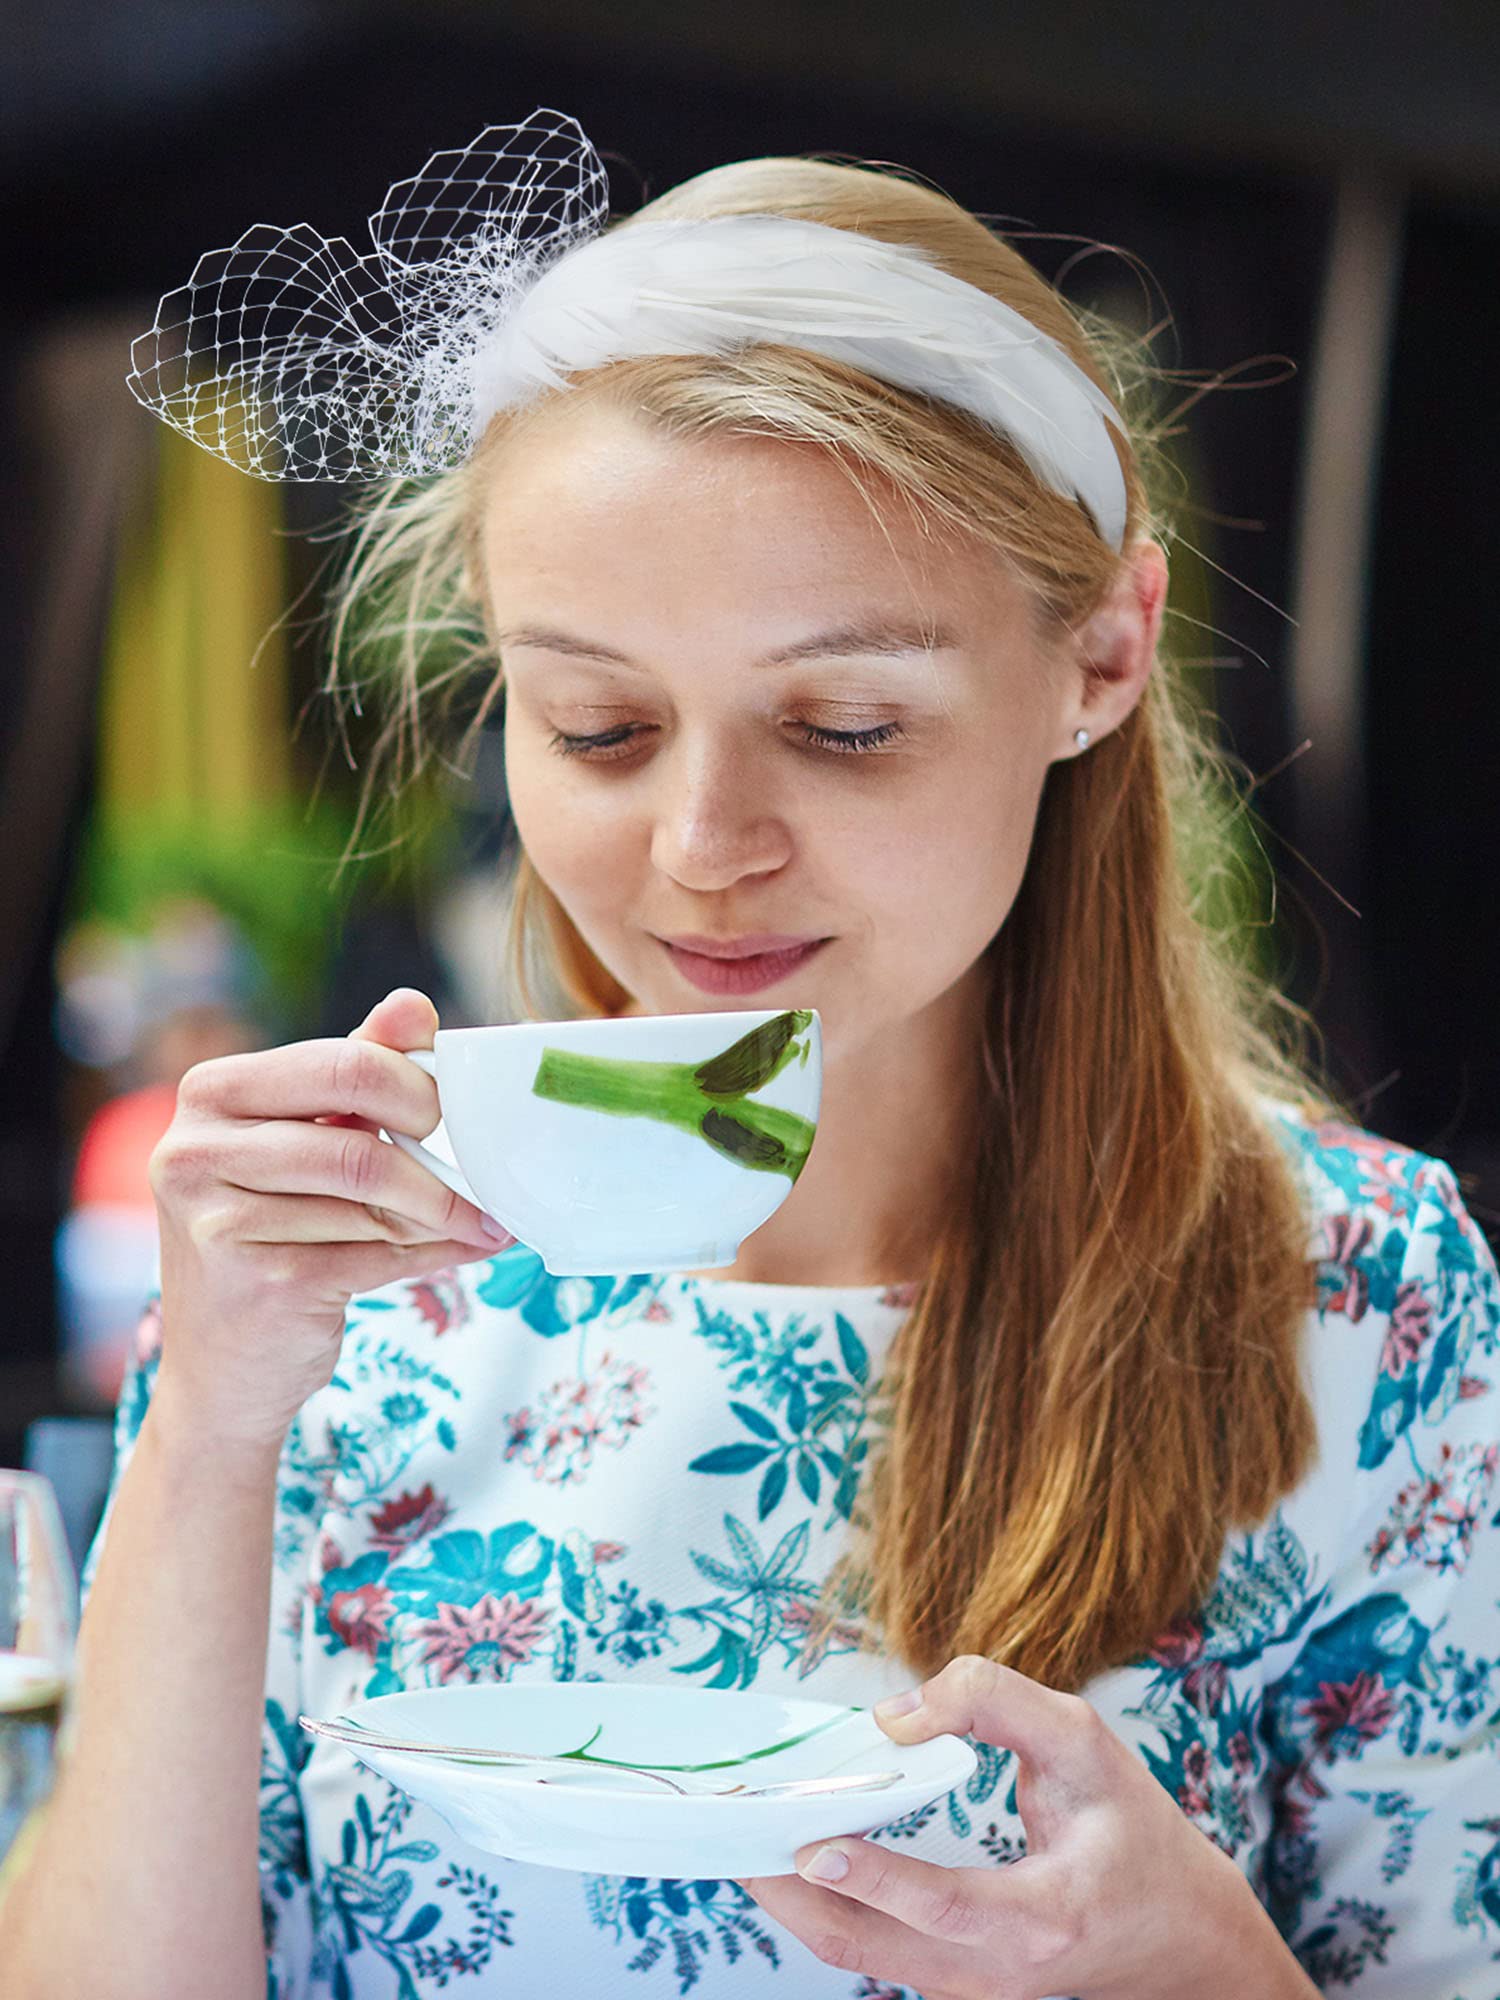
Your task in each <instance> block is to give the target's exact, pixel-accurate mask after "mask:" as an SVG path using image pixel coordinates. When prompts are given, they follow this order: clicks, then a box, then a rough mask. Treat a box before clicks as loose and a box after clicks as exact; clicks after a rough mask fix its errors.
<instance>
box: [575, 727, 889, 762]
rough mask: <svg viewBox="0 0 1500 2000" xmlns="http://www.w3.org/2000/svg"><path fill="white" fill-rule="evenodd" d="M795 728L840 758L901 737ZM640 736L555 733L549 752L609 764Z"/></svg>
mask: <svg viewBox="0 0 1500 2000" xmlns="http://www.w3.org/2000/svg"><path fill="white" fill-rule="evenodd" d="M797 727H798V728H799V729H800V730H802V732H803V733H804V735H805V736H806V738H807V740H808V741H809V742H810V743H812V744H813V745H814V746H815V747H816V748H818V749H820V750H827V751H829V752H831V753H832V754H833V755H834V756H839V757H848V756H860V755H862V754H864V753H865V752H867V751H870V750H878V749H879V748H880V746H881V745H882V744H884V743H891V742H894V741H895V739H896V738H897V737H898V736H899V735H900V734H901V725H900V723H899V722H882V723H880V724H879V725H878V726H877V727H875V728H874V729H820V728H819V727H818V725H817V724H816V723H813V722H799V723H798V725H797ZM639 733H640V732H639V730H638V729H637V728H636V726H635V725H634V724H633V723H628V722H627V723H624V724H622V725H621V727H620V728H618V729H609V730H606V731H605V732H604V733H603V734H602V735H599V736H568V735H566V734H564V732H563V731H561V730H556V731H554V732H553V735H552V748H553V749H554V750H555V751H556V752H557V753H558V755H559V756H560V757H585V758H589V759H591V760H592V761H594V762H596V763H600V762H602V763H611V762H614V761H616V760H615V759H613V758H611V757H610V756H609V754H608V753H609V752H610V751H612V750H623V749H627V748H628V747H629V744H630V741H631V739H632V737H634V736H636V735H638V734H639Z"/></svg>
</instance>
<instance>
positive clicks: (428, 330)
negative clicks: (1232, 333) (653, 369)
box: [127, 110, 1126, 549]
mask: <svg viewBox="0 0 1500 2000" xmlns="http://www.w3.org/2000/svg"><path fill="white" fill-rule="evenodd" d="M608 212H609V198H608V186H607V182H606V179H605V174H604V168H603V164H602V162H601V161H600V159H599V157H598V155H597V153H595V151H594V149H593V147H592V146H591V145H590V143H589V141H588V139H587V138H586V137H585V135H584V133H583V131H582V130H581V129H580V127H579V126H578V124H577V123H576V121H575V120H573V119H571V118H569V117H567V116H565V115H564V114H562V113H560V112H555V111H548V110H540V111H536V112H533V113H532V115H531V117H530V118H528V119H526V120H525V122H524V123H523V124H520V125H512V126H491V127H489V128H488V129H487V130H485V131H484V132H482V133H481V134H480V135H479V137H478V138H477V139H476V140H475V141H474V143H473V144H472V145H471V146H468V147H465V148H464V150H463V151H462V152H458V153H438V154H435V155H434V156H433V158H432V159H431V160H429V161H428V163H427V165H426V167H424V168H423V170H422V172H421V173H420V174H418V175H416V176H415V177H414V178H413V179H412V180H410V181H402V182H398V183H397V185H396V186H394V187H393V188H392V189H391V191H390V193H389V194H388V195H387V196H386V198H385V201H384V203H383V204H382V206H381V209H380V212H379V213H378V214H377V215H375V216H373V217H372V218H371V220H370V234H371V238H372V240H373V243H374V249H373V251H372V252H370V253H367V254H365V255H359V254H357V253H356V252H355V251H354V249H353V248H352V246H351V245H350V244H349V243H347V242H346V241H345V240H344V239H343V238H341V237H336V238H334V239H332V240H331V241H327V240H325V239H324V238H322V237H321V236H319V235H318V234H317V233H316V231H314V230H312V229H310V228H308V227H307V226H306V225H305V224H297V225H295V226H294V227H292V228H290V229H282V228H278V227H274V226H271V225H266V224H261V225H257V226H256V227H255V228H254V229H251V230H249V231H247V232H246V234H245V235H244V236H242V237H241V238H240V240H239V242H238V243H236V244H234V245H233V246H232V247H231V248H230V249H228V250H219V251H213V252H211V253H209V254H208V255H207V256H205V257H202V258H200V259H199V261H198V264H197V266H196V268H195V269H194V271H193V275H192V277H191V279H190V280H189V282H188V283H187V284H186V285H185V286H183V287H182V288H181V289H180V290H178V291H175V292H171V293H169V294H168V295H167V296H166V297H165V298H164V299H163V300H162V301H161V304H160V305H159V307H158V308H157V313H156V319H155V321H154V323H153V325H152V328H151V330H150V332H149V333H145V334H142V335H141V337H140V338H139V339H138V340H137V341H135V343H134V344H133V346H132V349H131V371H130V374H129V376H128V377H127V380H128V382H129V385H130V388H131V390H132V391H133V393H134V394H135V396H136V397H137V398H138V399H139V401H141V402H142V403H144V404H145V405H146V407H147V408H148V409H150V410H153V411H155V413H156V414H157V415H158V416H159V417H161V418H162V419H163V420H164V421H165V422H167V423H169V424H171V425H172V426H173V427H174V428H175V429H177V430H179V431H181V432H183V433H184V435H186V436H188V437H190V438H192V439H193V440H194V442H195V443H198V444H201V445H203V446H204V447H205V448H206V449H207V450H209V451H212V452H214V453H216V454H217V455H218V456H219V457H221V458H224V459H227V460H228V461H229V463H230V464H232V465H236V466H239V467H240V468H241V469H242V470H244V471H247V472H252V473H255V474H256V475H258V476H259V477H260V478H263V479H319V480H323V479H327V480H349V479H374V478H381V477H389V476H392V475H403V474H404V475H410V474H420V473H428V472H436V471H440V470H442V469H444V468H446V467H449V466H452V465H456V464H459V463H461V462H462V461H463V460H464V459H465V458H467V457H468V455H469V454H470V452H471V451H472V450H473V449H474V447H475V445H476V444H477V443H478V441H479V439H480V437H481V436H482V435H483V433H484V430H485V427H486V425H487V424H488V423H489V422H490V420H491V419H492V418H493V417H495V416H496V415H497V414H498V413H499V412H500V411H502V410H506V409H513V408H518V407H521V406H523V405H525V404H527V403H529V402H531V401H533V400H534V399H535V398H537V397H538V396H541V395H544V394H546V393H547V392H549V391H551V390H555V389H559V388H562V387H564V386H565V385H566V384H567V382H568V380H569V378H570V377H572V376H573V375H575V374H578V373H580V372H581V371H584V370H587V369H593V368H599V367H602V366H604V365H605V364H606V363H608V362H610V361H617V360H622V359H624V358H626V357H635V356H641V355H648V354H727V353H731V352H733V351H734V350H736V349H738V348H741V347H745V346H748V345H751V344H754V343H760V342H774V343H776V344H777V345H781V346H788V347H799V348H804V349H808V350H810V351H811V352H814V353H817V354H824V355H827V356H829V357H830V358H831V359H833V360H837V361H842V362H846V363H848V364H850V365H851V366H853V367H856V368H859V369H862V370H863V371H864V372H865V373H866V374H869V375H872V376H874V377H876V378H877V379H878V380H880V381H883V382H889V383H890V384H891V385H892V386H893V387H896V388H900V389H906V390H910V391H915V392H917V393H919V394H922V395H925V396H931V397H935V398H937V399H938V400H939V401H942V402H946V403H950V404H953V405H955V406H957V407H958V408H960V409H963V410H967V411H968V412H969V413H970V414H971V415H973V416H975V417H977V418H978V419H979V420H980V421H981V422H982V423H984V424H985V425H986V426H988V427H989V428H990V429H991V430H992V431H994V432H995V433H996V434H997V435H999V436H1001V437H1004V438H1006V439H1008V440H1009V441H1010V443H1012V444H1013V445H1014V446H1015V448H1016V450H1017V451H1019V452H1020V454H1021V455H1022V457H1023V458H1024V459H1025V460H1026V462H1027V464H1028V465H1029V466H1030V467H1031V468H1032V470H1033V471H1034V472H1035V473H1036V475H1037V477H1038V479H1040V480H1041V481H1042V482H1043V483H1044V484H1045V485H1046V486H1048V487H1050V488H1051V489H1052V490H1053V491H1055V492H1057V493H1060V494H1063V495H1064V496H1065V497H1067V498H1070V499H1073V500H1076V501H1078V502H1079V503H1080V504H1081V505H1083V506H1084V507H1086V508H1087V509H1088V512H1089V513H1090V515H1091V516H1092V517H1093V521H1094V524H1095V526H1096V527H1097V529H1098V531H1099V533H1100V535H1101V536H1102V537H1103V538H1104V540H1105V541H1106V542H1108V543H1109V545H1110V546H1111V547H1112V548H1115V549H1118V548H1119V547H1120V546H1121V543H1122V541H1123V539H1124V532H1125V511H1126V495H1125V480H1124V476H1123V474H1122V472H1121V469H1120V460H1119V457H1118V455H1117V453H1116V449H1115V444H1114V440H1113V437H1112V435H1111V433H1112V431H1118V432H1120V434H1121V435H1122V437H1123V435H1124V430H1125V426H1124V423H1123V421H1122V419H1121V417H1120V415H1119V412H1118V411H1117V410H1116V408H1115V406H1114V404H1113V403H1112V402H1111V401H1110V399H1109V397H1108V396H1106V395H1105V393H1104V392H1103V390H1101V389H1100V388H1099V387H1098V386H1097V384H1095V383H1094V382H1092V381H1091V380H1090V379H1089V377H1088V376H1087V375H1086V374H1085V373H1084V372H1083V370H1082V369H1081V368H1079V367H1078V366H1077V364H1076V363H1075V362H1074V361H1073V360H1072V359H1071V358H1070V357H1069V356H1068V355H1067V354H1065V353H1064V352H1063V350H1062V348H1061V347H1059V346H1058V344H1057V342H1056V341H1054V340H1053V339H1052V338H1051V337H1050V336H1049V335H1048V334H1045V333H1043V332H1042V331H1041V330H1040V328H1038V327H1035V326H1033V325H1032V324H1031V322H1030V321H1029V320H1027V319H1025V318H1024V317H1023V316H1022V315H1021V314H1019V313H1017V312H1014V311H1013V310H1012V309H1011V308H1010V307H1009V306H1006V305H1003V304H1001V302H1000V301H999V300H997V299H993V298H991V297H990V296H989V294H988V293H987V292H983V291H980V290H979V289H978V288H977V287H976V286H973V285H970V284H966V283H965V282H964V280H963V279H961V278H956V277H954V276H952V275H951V273H949V272H947V271H945V270H943V269H942V268H941V267H940V266H939V265H937V264H936V263H934V262H933V260H932V259H931V258H930V257H929V256H928V255H927V254H926V252H925V251H922V250H918V249H915V248H912V247H908V246H904V245H893V244H888V243H884V242H881V241H879V240H878V239H877V238H875V237H870V236H862V235H858V234H856V233H854V232H853V231H851V230H846V229H834V228H830V227H828V226H826V225H825V224H823V223H817V222H804V221H801V220H799V219H796V218H793V217H789V216H779V215H733V216H718V217H713V218H708V219H704V220H662V221H648V222H625V223H623V224H620V225H618V226H617V227H615V228H614V229H611V230H608V231H607V232H605V233H601V232H603V231H604V225H605V223H606V222H607V220H608Z"/></svg>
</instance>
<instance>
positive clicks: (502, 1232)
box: [479, 1210, 516, 1243]
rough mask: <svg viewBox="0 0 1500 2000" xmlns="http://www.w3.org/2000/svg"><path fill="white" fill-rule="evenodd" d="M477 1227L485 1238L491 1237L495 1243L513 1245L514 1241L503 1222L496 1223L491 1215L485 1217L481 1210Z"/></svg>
mask: <svg viewBox="0 0 1500 2000" xmlns="http://www.w3.org/2000/svg"><path fill="white" fill-rule="evenodd" d="M479 1226H480V1228H481V1229H482V1230H483V1231H484V1233H485V1235H486V1236H492V1237H493V1238H494V1239H495V1241H496V1242H497V1243H514V1242H515V1240H516V1239H515V1237H514V1236H512V1235H511V1233H510V1231H509V1230H508V1229H507V1228H506V1226H505V1224H504V1223H503V1222H497V1221H496V1220H495V1218H494V1216H493V1215H486V1214H484V1213H483V1211H482V1210H481V1212H480V1216H479Z"/></svg>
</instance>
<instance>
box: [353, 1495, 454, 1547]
mask: <svg viewBox="0 0 1500 2000" xmlns="http://www.w3.org/2000/svg"><path fill="white" fill-rule="evenodd" d="M452 1512H453V1509H452V1508H451V1507H450V1506H449V1504H448V1502H447V1501H446V1500H444V1499H443V1498H442V1497H441V1496H440V1495H439V1494H436V1493H434V1492H433V1490H432V1485H431V1482H429V1483H428V1484H427V1485H426V1486H423V1487H420V1488H419V1489H418V1490H417V1491H416V1492H415V1493H398V1494H397V1495H396V1497H395V1499H394V1500H387V1501H386V1503H385V1505H384V1506H383V1507H377V1508H376V1510H375V1512H374V1513H373V1514H372V1515H371V1516H370V1546H371V1548H373V1549H384V1550H385V1552H386V1553H387V1555H393V1556H398V1555H400V1554H401V1552H402V1550H403V1549H409V1548H410V1547H411V1545H412V1543H413V1542H416V1541H420V1540H421V1538H422V1536H423V1535H430V1534H431V1533H432V1532H433V1530H434V1529H435V1528H440V1527H441V1526H442V1525H443V1523H444V1521H446V1520H447V1518H448V1516H449V1515H450V1514H451V1513H452Z"/></svg>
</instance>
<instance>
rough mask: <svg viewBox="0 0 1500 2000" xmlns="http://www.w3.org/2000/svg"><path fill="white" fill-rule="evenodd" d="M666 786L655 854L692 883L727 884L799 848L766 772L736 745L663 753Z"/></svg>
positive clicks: (662, 865)
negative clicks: (776, 804) (793, 843)
mask: <svg viewBox="0 0 1500 2000" xmlns="http://www.w3.org/2000/svg"><path fill="white" fill-rule="evenodd" d="M661 764H662V765H663V766H665V767H669V768H664V769H663V770H662V774H661V785H662V790H661V794H660V797H659V800H658V803H657V809H656V815H655V825H654V827H653V830H652V839H651V859H652V862H653V864H654V865H655V866H656V867H657V868H659V869H660V870H661V871H662V873H663V874H666V875H671V876H673V877H674V878H675V879H676V880H677V881H679V882H682V883H684V884H685V885H686V886H687V887H689V888H697V889H714V888H722V887H723V886H724V885H725V884H726V883H729V882H733V881H736V880H738V879H739V877H741V876H742V875H758V874H766V873H769V872H770V871H771V870H773V869H776V868H780V867H781V866H782V865H783V864H784V863H785V862H786V860H787V858H788V856H789V854H790V853H791V838H790V833H789V830H788V828H787V824H786V820H785V818H784V816H783V815H782V814H781V812H780V811H779V810H777V809H775V808H774V807H773V805H772V803H771V801H770V800H768V799H767V797H766V796H765V783H764V777H763V774H760V773H758V772H757V771H756V769H755V768H754V766H753V765H752V763H751V761H750V760H749V759H748V758H746V757H744V756H743V755H736V753H735V752H734V751H733V749H732V748H729V747H724V748H720V749H717V750H715V749H712V748H707V749H698V750H693V751H687V750H684V751H683V753H682V754H681V755H679V756H677V757H668V758H663V759H661Z"/></svg>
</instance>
